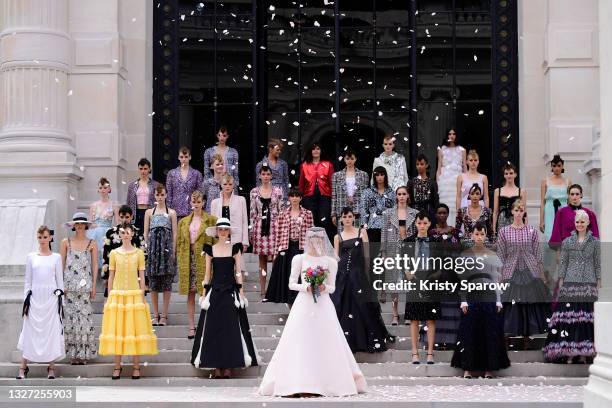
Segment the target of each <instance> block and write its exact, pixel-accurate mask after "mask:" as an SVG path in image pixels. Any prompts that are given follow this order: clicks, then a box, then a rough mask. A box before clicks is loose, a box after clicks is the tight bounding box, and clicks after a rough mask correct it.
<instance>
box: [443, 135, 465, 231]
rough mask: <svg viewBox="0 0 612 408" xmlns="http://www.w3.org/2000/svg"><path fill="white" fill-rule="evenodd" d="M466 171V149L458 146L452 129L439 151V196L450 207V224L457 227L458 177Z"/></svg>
mask: <svg viewBox="0 0 612 408" xmlns="http://www.w3.org/2000/svg"><path fill="white" fill-rule="evenodd" d="M465 171H466V152H465V149H464V148H463V147H461V146H459V145H458V144H457V133H456V132H455V129H453V128H451V129H449V131H448V134H447V138H446V139H445V140H444V142H443V143H442V147H440V148H439V149H438V169H437V171H436V180H437V181H438V194H439V198H440V202H441V203H444V204H446V205H447V206H448V210H449V211H448V222H449V224H452V225H453V226H454V225H455V218H456V214H457V210H458V208H457V204H456V199H457V176H459V175H460V174H462V173H463V172H465Z"/></svg>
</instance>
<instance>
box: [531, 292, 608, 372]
mask: <svg viewBox="0 0 612 408" xmlns="http://www.w3.org/2000/svg"><path fill="white" fill-rule="evenodd" d="M596 300H597V286H596V285H595V284H584V283H564V284H563V286H562V287H561V288H560V289H559V298H558V302H557V304H556V306H555V310H554V312H553V314H552V317H551V318H550V322H549V324H548V329H549V330H548V337H547V338H546V346H545V347H544V349H543V351H544V356H545V357H546V360H547V361H551V362H564V360H565V361H566V360H567V358H569V357H595V343H594V342H595V328H594V318H593V302H595V301H596Z"/></svg>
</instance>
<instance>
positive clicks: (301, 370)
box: [259, 227, 366, 396]
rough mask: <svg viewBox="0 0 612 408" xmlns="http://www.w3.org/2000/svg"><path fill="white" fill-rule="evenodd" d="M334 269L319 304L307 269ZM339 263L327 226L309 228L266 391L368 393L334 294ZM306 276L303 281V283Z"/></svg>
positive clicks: (295, 265) (262, 388)
mask: <svg viewBox="0 0 612 408" xmlns="http://www.w3.org/2000/svg"><path fill="white" fill-rule="evenodd" d="M316 266H321V267H323V268H327V269H328V270H329V275H328V276H327V278H326V280H325V284H324V285H321V289H322V290H321V295H320V296H319V297H318V298H317V303H315V302H314V300H313V298H312V293H311V291H310V285H309V284H308V283H305V282H304V274H305V271H306V269H307V268H309V267H313V268H315V267H316ZM337 270H338V261H337V258H336V256H335V254H334V251H333V248H332V246H331V243H330V242H329V239H328V238H327V235H326V234H325V229H323V228H320V227H312V228H309V229H308V231H307V232H306V242H305V245H304V254H302V255H297V256H295V257H294V258H293V261H292V263H291V276H290V278H289V289H292V290H295V291H298V295H297V298H296V299H295V303H294V304H293V307H292V308H291V313H290V314H289V317H288V318H287V323H286V324H285V329H284V330H283V334H282V336H281V338H280V341H279V343H278V346H277V347H276V351H275V352H274V355H273V356H272V359H271V361H270V364H268V367H267V369H266V372H265V374H264V377H263V380H262V382H261V385H260V386H259V393H260V394H262V395H276V396H300V395H313V394H314V395H323V396H344V395H354V394H357V393H359V392H365V390H366V381H365V378H364V376H363V374H362V373H361V370H360V369H359V365H358V364H357V362H356V361H355V357H353V353H352V352H351V349H350V347H349V345H348V343H347V342H346V339H345V338H344V333H343V332H342V327H341V326H340V323H339V322H338V318H337V317H336V309H335V308H334V304H333V303H332V301H331V299H330V297H329V295H330V294H331V293H333V292H334V290H335V282H336V272H337ZM300 275H301V278H302V280H301V281H302V283H298V277H299V276H300Z"/></svg>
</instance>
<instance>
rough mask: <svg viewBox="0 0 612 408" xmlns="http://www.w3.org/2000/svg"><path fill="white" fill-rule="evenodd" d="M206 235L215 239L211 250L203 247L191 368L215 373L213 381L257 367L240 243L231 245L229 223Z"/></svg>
mask: <svg viewBox="0 0 612 408" xmlns="http://www.w3.org/2000/svg"><path fill="white" fill-rule="evenodd" d="M206 234H207V235H209V236H210V237H211V238H217V239H218V242H217V243H216V244H215V245H213V246H212V247H211V246H209V245H205V246H204V252H205V253H206V267H205V268H206V276H205V277H204V281H203V285H204V291H205V298H204V300H203V302H202V303H203V304H202V311H201V312H200V320H199V322H198V329H197V332H196V340H195V342H194V344H193V351H192V354H191V364H193V365H194V366H195V367H196V368H204V369H214V377H215V378H221V376H223V378H230V377H231V375H232V372H231V369H232V368H242V367H250V366H256V365H257V351H256V349H255V345H254V344H253V339H252V338H251V333H250V332H251V330H250V328H249V320H248V318H247V313H246V307H247V306H248V302H247V300H246V297H245V295H244V288H243V286H242V273H241V271H240V256H241V248H240V246H241V245H240V243H238V244H234V245H232V244H231V243H230V221H229V220H228V219H227V218H219V219H218V220H217V222H216V226H214V227H207V228H206Z"/></svg>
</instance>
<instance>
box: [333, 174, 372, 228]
mask: <svg viewBox="0 0 612 408" xmlns="http://www.w3.org/2000/svg"><path fill="white" fill-rule="evenodd" d="M366 188H368V173H366V172H365V171H363V170H359V169H357V168H355V194H354V196H353V212H354V213H355V216H357V215H358V214H359V201H360V200H361V194H362V192H363V190H365V189H366ZM347 200H348V194H347V192H346V168H344V169H342V170H341V171H338V172H336V173H334V175H333V176H332V209H331V215H332V217H333V216H336V217H339V216H340V214H341V213H342V209H343V208H344V207H346V206H347ZM359 216H360V217H361V215H360V214H359Z"/></svg>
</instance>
